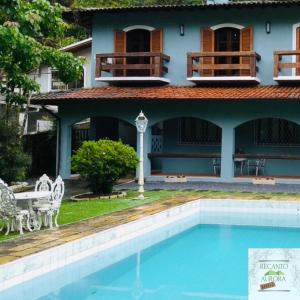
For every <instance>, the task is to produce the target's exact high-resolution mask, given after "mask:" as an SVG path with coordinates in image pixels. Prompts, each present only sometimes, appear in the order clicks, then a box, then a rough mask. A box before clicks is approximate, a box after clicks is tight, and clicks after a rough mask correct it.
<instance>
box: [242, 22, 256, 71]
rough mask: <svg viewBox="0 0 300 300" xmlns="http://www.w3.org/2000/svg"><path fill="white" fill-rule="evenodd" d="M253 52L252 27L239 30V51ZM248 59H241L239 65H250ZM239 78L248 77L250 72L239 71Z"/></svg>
mask: <svg viewBox="0 0 300 300" xmlns="http://www.w3.org/2000/svg"><path fill="white" fill-rule="evenodd" d="M252 50H253V30H252V27H246V28H243V29H241V34H240V51H252ZM250 61H251V60H250V57H242V58H241V64H243V65H244V64H245V65H250ZM241 76H250V70H241Z"/></svg>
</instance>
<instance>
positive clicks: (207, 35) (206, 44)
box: [200, 28, 215, 77]
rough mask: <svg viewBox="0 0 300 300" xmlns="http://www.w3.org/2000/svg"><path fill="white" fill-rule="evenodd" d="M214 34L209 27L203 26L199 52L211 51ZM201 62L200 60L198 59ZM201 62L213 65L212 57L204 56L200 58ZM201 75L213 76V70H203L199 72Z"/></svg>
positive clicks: (212, 49)
mask: <svg viewBox="0 0 300 300" xmlns="http://www.w3.org/2000/svg"><path fill="white" fill-rule="evenodd" d="M214 40H215V34H214V31H213V30H212V29H210V28H203V29H202V30H201V52H213V51H214V50H215V49H214V42H215V41H214ZM200 63H201V61H200ZM202 63H203V64H205V65H213V64H214V58H213V57H204V58H203V59H202ZM200 74H201V76H207V77H210V76H214V71H213V70H203V71H202V72H200Z"/></svg>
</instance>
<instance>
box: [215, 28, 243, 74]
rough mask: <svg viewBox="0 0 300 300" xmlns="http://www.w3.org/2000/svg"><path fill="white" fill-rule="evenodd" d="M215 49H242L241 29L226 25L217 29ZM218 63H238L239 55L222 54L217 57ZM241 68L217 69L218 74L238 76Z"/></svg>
mask: <svg viewBox="0 0 300 300" xmlns="http://www.w3.org/2000/svg"><path fill="white" fill-rule="evenodd" d="M215 51H217V52H228V51H229V52H238V51H240V30H239V29H236V28H230V27H224V28H220V29H218V30H216V31H215ZM215 63H216V64H238V63H239V57H237V56H231V57H230V56H229V57H228V56H221V57H216V58H215ZM238 74H239V70H216V71H215V75H216V76H236V75H238Z"/></svg>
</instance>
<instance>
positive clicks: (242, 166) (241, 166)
mask: <svg viewBox="0 0 300 300" xmlns="http://www.w3.org/2000/svg"><path fill="white" fill-rule="evenodd" d="M246 161H247V158H244V157H235V158H234V163H239V164H240V172H241V175H243V168H244V164H245V163H246Z"/></svg>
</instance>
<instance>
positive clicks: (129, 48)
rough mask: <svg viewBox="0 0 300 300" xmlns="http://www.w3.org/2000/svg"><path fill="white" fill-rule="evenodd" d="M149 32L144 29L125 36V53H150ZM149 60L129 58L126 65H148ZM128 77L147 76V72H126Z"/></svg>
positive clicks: (134, 30)
mask: <svg viewBox="0 0 300 300" xmlns="http://www.w3.org/2000/svg"><path fill="white" fill-rule="evenodd" d="M150 38H151V37H150V31H149V30H146V29H133V30H130V31H128V32H127V34H126V52H128V53H130V52H141V53H143V52H150ZM149 62H150V58H149V57H145V56H141V57H129V58H127V63H128V64H149ZM127 74H128V76H149V70H128V72H127Z"/></svg>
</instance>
